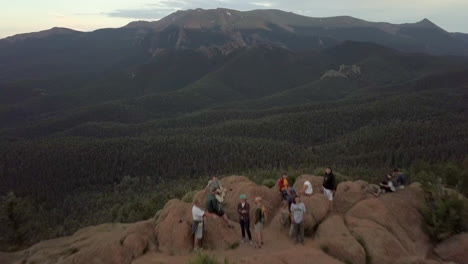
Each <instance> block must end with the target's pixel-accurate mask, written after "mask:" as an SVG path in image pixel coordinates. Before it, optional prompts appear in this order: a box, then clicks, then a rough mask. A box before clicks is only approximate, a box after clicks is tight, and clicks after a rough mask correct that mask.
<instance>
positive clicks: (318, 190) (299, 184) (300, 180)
mask: <svg viewBox="0 0 468 264" xmlns="http://www.w3.org/2000/svg"><path fill="white" fill-rule="evenodd" d="M305 181H309V182H310V183H312V189H313V190H314V192H313V194H312V195H318V194H320V195H323V190H322V183H323V177H322V176H314V175H309V174H303V175H301V176H299V177H297V179H296V182H295V183H294V186H293V188H294V190H296V191H299V190H302V188H304V187H303V186H304V182H305Z"/></svg>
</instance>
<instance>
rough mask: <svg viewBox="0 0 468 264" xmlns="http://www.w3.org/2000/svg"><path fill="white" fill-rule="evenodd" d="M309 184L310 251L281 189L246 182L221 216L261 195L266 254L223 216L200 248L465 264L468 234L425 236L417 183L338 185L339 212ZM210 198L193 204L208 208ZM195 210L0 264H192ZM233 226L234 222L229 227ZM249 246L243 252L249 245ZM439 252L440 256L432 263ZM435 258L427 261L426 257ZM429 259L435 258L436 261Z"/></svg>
mask: <svg viewBox="0 0 468 264" xmlns="http://www.w3.org/2000/svg"><path fill="white" fill-rule="evenodd" d="M305 180H309V181H310V182H311V183H312V185H313V188H314V194H313V195H312V196H310V197H303V198H302V201H303V202H304V204H305V206H306V210H307V213H306V216H305V219H304V224H305V229H306V234H307V235H309V237H310V236H311V235H313V233H314V230H317V231H316V233H315V238H314V240H315V241H310V240H312V238H307V240H309V241H306V246H300V245H299V246H294V245H292V244H290V241H289V240H288V238H287V234H288V231H289V217H290V215H289V212H288V210H287V207H282V203H281V198H280V195H279V192H278V191H277V189H276V188H272V189H269V188H267V187H265V186H257V185H256V184H255V183H253V182H251V181H250V180H248V179H247V178H245V177H242V176H231V177H226V178H224V179H222V180H221V183H222V185H223V186H224V187H225V188H227V189H228V194H227V204H226V205H225V206H224V210H225V211H226V213H227V215H228V216H229V217H230V218H231V220H232V221H235V222H237V221H238V214H237V210H236V209H237V203H238V202H239V195H240V194H246V195H247V197H248V201H249V202H250V203H251V205H252V209H251V212H250V213H251V218H252V219H253V213H254V206H253V199H254V198H255V197H256V196H260V197H262V198H263V201H264V205H265V206H266V207H267V210H268V211H267V214H268V225H266V227H265V230H264V232H265V234H266V238H268V239H267V240H266V243H265V245H264V248H262V250H256V249H253V248H250V247H248V246H246V247H242V246H241V247H240V248H239V249H235V250H229V251H225V250H226V249H233V248H235V247H236V244H237V243H238V241H239V238H240V231H239V227H238V225H235V228H228V227H227V225H226V223H225V222H224V221H223V220H222V219H221V218H219V217H218V216H212V217H209V218H207V219H206V220H205V228H204V233H203V236H204V237H203V242H202V246H203V247H204V248H207V249H212V250H214V251H211V252H214V253H215V254H218V256H219V257H225V256H228V259H229V258H233V259H234V260H235V261H234V262H235V263H252V264H253V263H269V264H276V263H278V264H280V263H281V264H283V263H324V264H334V263H336V264H338V263H354V264H364V263H368V262H369V260H370V261H371V263H379V264H393V263H396V264H438V263H439V264H442V262H441V261H446V262H444V263H445V264H448V263H451V264H453V263H458V264H466V263H467V261H466V260H467V259H468V255H467V252H468V234H467V233H464V234H460V235H457V236H454V237H452V238H450V239H448V240H446V241H443V242H442V243H440V244H439V245H437V247H436V248H435V249H434V248H433V245H432V243H431V241H430V239H429V237H428V235H427V234H426V233H425V232H424V230H423V224H424V223H423V218H422V216H421V215H420V213H419V211H420V209H421V206H422V205H423V204H424V193H423V191H422V190H421V188H420V186H419V185H418V184H412V185H410V186H408V187H407V188H405V189H404V190H398V191H397V192H395V193H389V194H385V195H382V196H379V197H374V196H370V195H369V185H368V184H367V183H365V182H363V181H356V182H344V183H341V184H340V185H339V186H338V190H337V193H336V196H335V200H334V204H333V207H334V212H331V210H330V204H331V203H330V202H329V201H328V200H327V199H326V198H325V197H324V196H323V194H322V192H321V184H322V181H323V178H322V177H315V176H312V175H302V176H300V177H299V178H298V179H297V180H296V183H295V185H294V187H295V188H296V189H301V188H302V185H303V183H304V181H305ZM205 196H206V194H205V192H204V191H200V192H198V193H196V194H195V197H194V198H195V199H201V200H202V201H205ZM191 209H192V204H190V203H185V202H182V201H180V200H177V199H174V200H171V201H169V202H167V204H166V205H165V207H164V208H163V209H162V210H160V211H159V212H158V213H157V215H156V216H155V217H154V218H153V219H150V220H147V221H143V222H138V223H134V224H104V225H99V226H94V227H88V228H84V229H81V230H80V231H78V232H76V233H75V234H73V235H72V236H68V237H63V238H58V239H53V240H48V241H43V242H41V243H38V244H36V245H34V246H32V247H30V248H29V249H26V250H23V251H19V252H15V253H1V252H0V263H2V264H3V263H7V264H10V263H11V264H12V263H15V264H17V263H18V264H20V263H21V264H23V263H25V264H28V263H30V264H32V263H46V264H47V263H61V264H69V263H70V264H72V263H73V264H81V263H86V264H88V263H90V264H94V263H95V264H107V263H108V264H111V263H112V264H130V263H142V264H144V263H171V264H176V263H187V260H188V259H190V258H191V256H192V255H189V254H188V252H190V251H191V249H192V247H193V241H192V240H193V236H192V234H191V225H192V212H191V211H192V210H191ZM231 223H232V224H235V223H234V222H231ZM244 246H245V245H244ZM434 252H435V253H436V254H437V255H438V257H439V258H437V256H435V254H434ZM428 256H430V258H428ZM431 257H432V258H433V259H431Z"/></svg>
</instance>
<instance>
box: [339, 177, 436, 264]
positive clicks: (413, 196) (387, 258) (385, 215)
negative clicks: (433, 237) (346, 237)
mask: <svg viewBox="0 0 468 264" xmlns="http://www.w3.org/2000/svg"><path fill="white" fill-rule="evenodd" d="M423 201H424V195H423V193H422V191H421V190H420V189H419V188H418V187H416V186H410V187H408V188H406V189H405V190H401V191H399V192H397V193H391V194H387V195H384V196H382V197H380V198H379V199H377V198H375V199H366V200H363V201H361V202H360V203H358V204H356V205H355V206H354V207H353V208H351V209H350V210H349V211H348V212H347V213H346V215H345V222H346V224H347V226H348V228H349V230H350V231H351V233H352V234H353V235H354V237H355V238H356V239H357V240H358V241H359V242H360V243H361V245H362V246H363V247H364V248H366V250H367V251H368V254H369V257H370V258H372V259H373V261H375V263H382V264H385V263H394V262H395V261H396V260H398V259H400V258H407V257H411V256H416V257H421V258H424V257H425V256H426V254H427V253H428V251H429V250H430V249H431V243H430V240H429V237H428V236H427V234H426V233H425V232H424V231H423V229H422V226H423V225H422V221H423V219H422V217H421V215H420V214H419V211H418V209H419V206H420V205H421V204H423Z"/></svg>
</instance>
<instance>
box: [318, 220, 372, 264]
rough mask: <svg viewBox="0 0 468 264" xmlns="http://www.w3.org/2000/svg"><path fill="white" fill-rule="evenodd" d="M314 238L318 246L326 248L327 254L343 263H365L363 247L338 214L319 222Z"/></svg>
mask: <svg viewBox="0 0 468 264" xmlns="http://www.w3.org/2000/svg"><path fill="white" fill-rule="evenodd" d="M315 238H316V239H317V243H318V244H319V245H320V247H322V248H326V249H327V251H328V254H329V255H332V256H334V257H335V258H337V259H339V260H341V261H344V262H345V263H346V262H347V263H354V264H365V263H366V252H365V251H364V248H363V247H362V246H361V245H360V244H359V242H358V241H357V240H356V239H355V238H354V237H353V235H352V234H351V232H350V231H349V230H348V228H347V227H346V225H345V223H344V220H343V217H342V216H340V215H333V216H331V217H329V218H327V219H326V220H325V221H324V222H323V223H322V224H320V226H319V227H318V229H317V233H316V236H315Z"/></svg>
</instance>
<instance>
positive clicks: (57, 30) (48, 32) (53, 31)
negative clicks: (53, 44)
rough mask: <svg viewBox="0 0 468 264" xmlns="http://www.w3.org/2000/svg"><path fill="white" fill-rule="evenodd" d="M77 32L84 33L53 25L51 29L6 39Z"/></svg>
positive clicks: (43, 36)
mask: <svg viewBox="0 0 468 264" xmlns="http://www.w3.org/2000/svg"><path fill="white" fill-rule="evenodd" d="M77 33H82V32H81V31H77V30H73V29H69V28H64V27H53V28H51V29H47V30H42V31H38V32H31V33H23V34H17V35H14V36H11V37H7V38H5V40H7V41H18V40H24V39H28V38H46V37H49V36H52V35H68V34H77Z"/></svg>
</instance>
